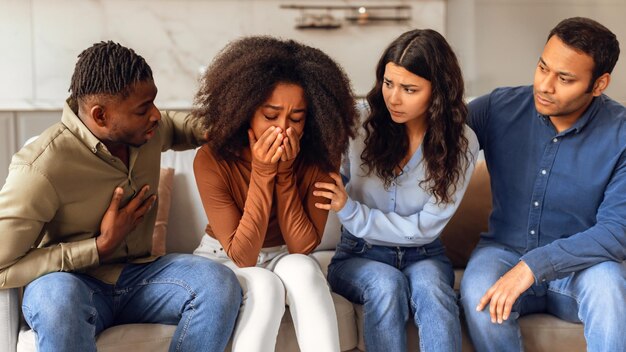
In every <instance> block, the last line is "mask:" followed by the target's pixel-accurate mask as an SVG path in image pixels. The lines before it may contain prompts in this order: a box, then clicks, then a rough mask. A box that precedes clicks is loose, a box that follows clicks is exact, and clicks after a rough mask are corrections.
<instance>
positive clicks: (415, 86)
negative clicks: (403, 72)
mask: <svg viewBox="0 0 626 352" xmlns="http://www.w3.org/2000/svg"><path fill="white" fill-rule="evenodd" d="M383 80H385V81H387V82H391V83H393V81H392V80H390V79H389V78H387V77H383ZM400 87H402V88H418V87H419V86H418V85H417V84H400Z"/></svg>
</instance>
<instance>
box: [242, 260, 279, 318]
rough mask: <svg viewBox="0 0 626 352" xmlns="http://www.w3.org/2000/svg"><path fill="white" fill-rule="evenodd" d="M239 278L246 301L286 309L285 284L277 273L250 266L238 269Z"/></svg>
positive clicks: (275, 308) (276, 308) (274, 309)
mask: <svg viewBox="0 0 626 352" xmlns="http://www.w3.org/2000/svg"><path fill="white" fill-rule="evenodd" d="M237 278H238V279H239V282H240V283H241V287H242V289H243V291H244V297H245V298H244V299H245V300H246V301H252V302H254V304H257V305H260V306H263V307H268V309H269V310H273V311H276V310H282V311H284V307H285V286H284V285H283V283H282V281H281V280H280V278H279V277H278V276H276V274H274V273H273V272H271V271H269V270H267V269H263V268H257V267H250V268H241V269H238V270H237ZM271 307H274V308H273V309H270V308H271Z"/></svg>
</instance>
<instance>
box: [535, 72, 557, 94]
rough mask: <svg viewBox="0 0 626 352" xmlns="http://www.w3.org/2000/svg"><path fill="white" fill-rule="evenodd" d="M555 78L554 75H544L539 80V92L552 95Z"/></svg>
mask: <svg viewBox="0 0 626 352" xmlns="http://www.w3.org/2000/svg"><path fill="white" fill-rule="evenodd" d="M556 78H557V77H556V75H551V74H547V75H544V76H543V77H542V78H540V79H541V80H540V81H539V90H540V91H541V92H544V93H553V92H554V82H555V80H556Z"/></svg>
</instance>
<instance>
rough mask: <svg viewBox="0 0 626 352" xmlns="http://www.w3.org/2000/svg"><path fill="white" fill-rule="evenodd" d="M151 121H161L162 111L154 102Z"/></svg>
mask: <svg viewBox="0 0 626 352" xmlns="http://www.w3.org/2000/svg"><path fill="white" fill-rule="evenodd" d="M150 121H153V122H157V121H161V112H160V111H159V109H157V107H156V105H154V104H152V111H151V112H150Z"/></svg>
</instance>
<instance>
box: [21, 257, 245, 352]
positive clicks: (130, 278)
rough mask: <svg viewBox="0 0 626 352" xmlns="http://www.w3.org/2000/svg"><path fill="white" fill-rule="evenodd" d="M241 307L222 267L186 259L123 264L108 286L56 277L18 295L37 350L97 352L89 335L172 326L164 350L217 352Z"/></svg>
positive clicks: (229, 275)
mask: <svg viewBox="0 0 626 352" xmlns="http://www.w3.org/2000/svg"><path fill="white" fill-rule="evenodd" d="M240 303H241V288H240V287H239V283H238V281H237V278H236V277H235V274H234V273H233V272H232V271H231V270H230V269H228V268H227V267H225V266H223V265H221V264H218V263H215V262H212V261H210V260H208V259H206V258H202V257H198V256H195V255H190V254H170V255H167V256H164V257H161V258H159V259H157V260H156V261H154V262H152V263H147V264H128V265H126V267H125V268H124V270H123V271H122V274H121V276H120V278H119V280H118V282H117V283H116V284H115V285H109V284H105V283H103V282H101V281H99V280H96V279H94V278H93V277H90V276H88V275H84V274H79V273H66V272H56V273H50V274H47V275H44V276H42V277H40V278H38V279H36V280H34V281H33V282H31V283H30V284H29V285H28V286H26V289H25V291H24V300H23V304H22V311H23V313H24V318H25V319H26V322H27V323H28V325H30V327H31V328H32V329H33V331H34V332H35V334H36V336H37V345H38V351H40V352H44V351H69V352H71V351H80V352H85V351H96V336H97V335H98V334H99V333H100V332H102V331H103V330H104V329H106V328H108V327H110V326H113V325H119V324H131V323H155V324H156V323H159V324H170V325H177V326H178V327H177V329H176V332H175V333H174V336H173V337H172V342H171V345H170V348H169V350H170V351H220V352H221V351H224V348H225V347H226V345H227V343H228V340H229V338H230V334H231V332H232V330H233V327H234V325H235V319H236V318H237V313H238V310H239V305H240Z"/></svg>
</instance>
